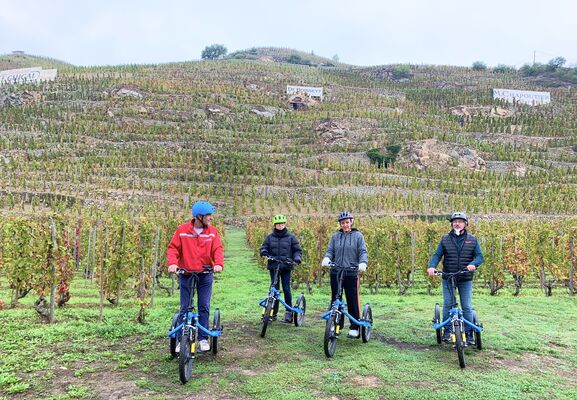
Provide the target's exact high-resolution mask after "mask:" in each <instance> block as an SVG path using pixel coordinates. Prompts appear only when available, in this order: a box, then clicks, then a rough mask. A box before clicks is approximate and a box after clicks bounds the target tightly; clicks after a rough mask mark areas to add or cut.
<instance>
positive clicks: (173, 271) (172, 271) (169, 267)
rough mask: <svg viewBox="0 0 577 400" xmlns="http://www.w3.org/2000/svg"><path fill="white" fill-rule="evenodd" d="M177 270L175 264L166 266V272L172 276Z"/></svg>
mask: <svg viewBox="0 0 577 400" xmlns="http://www.w3.org/2000/svg"><path fill="white" fill-rule="evenodd" d="M177 269H178V265H176V264H171V265H169V266H168V272H170V273H173V274H174V273H175V272H176V270H177Z"/></svg>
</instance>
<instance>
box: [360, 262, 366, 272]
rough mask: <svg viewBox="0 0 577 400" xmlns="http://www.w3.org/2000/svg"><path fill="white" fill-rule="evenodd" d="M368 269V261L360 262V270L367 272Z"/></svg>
mask: <svg viewBox="0 0 577 400" xmlns="http://www.w3.org/2000/svg"><path fill="white" fill-rule="evenodd" d="M366 270H367V263H360V264H359V272H365V271H366Z"/></svg>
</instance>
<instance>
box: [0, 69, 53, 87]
mask: <svg viewBox="0 0 577 400" xmlns="http://www.w3.org/2000/svg"><path fill="white" fill-rule="evenodd" d="M56 74H57V70H55V69H42V67H34V68H20V69H9V70H7V71H0V86H1V85H5V84H12V85H15V84H18V83H39V82H42V81H53V80H54V79H56Z"/></svg>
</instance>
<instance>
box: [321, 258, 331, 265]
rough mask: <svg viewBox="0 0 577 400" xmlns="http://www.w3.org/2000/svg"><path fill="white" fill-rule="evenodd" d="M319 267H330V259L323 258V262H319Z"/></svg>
mask: <svg viewBox="0 0 577 400" xmlns="http://www.w3.org/2000/svg"><path fill="white" fill-rule="evenodd" d="M321 266H322V267H330V266H331V259H330V258H328V257H325V258H323V261H322V262H321Z"/></svg>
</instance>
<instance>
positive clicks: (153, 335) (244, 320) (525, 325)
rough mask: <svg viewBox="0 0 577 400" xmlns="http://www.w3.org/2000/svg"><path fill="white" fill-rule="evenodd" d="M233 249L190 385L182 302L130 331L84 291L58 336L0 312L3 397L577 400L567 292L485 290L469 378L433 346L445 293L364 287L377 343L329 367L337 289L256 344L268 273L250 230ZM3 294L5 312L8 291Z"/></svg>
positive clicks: (0, 290) (310, 301) (16, 314)
mask: <svg viewBox="0 0 577 400" xmlns="http://www.w3.org/2000/svg"><path fill="white" fill-rule="evenodd" d="M226 250H227V251H226V256H227V258H226V263H225V272H224V273H223V274H221V275H219V276H217V282H216V284H215V287H214V292H213V293H214V294H213V300H212V308H213V309H214V308H215V307H219V308H220V309H221V312H222V317H223V324H224V328H225V332H224V336H223V337H222V341H221V349H222V351H221V352H220V353H219V354H218V355H217V356H216V357H215V356H213V355H212V354H201V355H199V357H198V358H197V362H196V364H195V365H194V377H193V379H192V380H191V381H190V382H189V383H188V384H187V385H184V386H183V385H181V384H180V382H179V379H178V363H177V361H176V360H173V359H171V358H170V356H169V354H168V343H167V340H166V339H165V337H164V336H165V334H166V332H167V329H168V325H169V321H170V320H171V316H172V314H173V312H174V310H175V309H176V308H177V307H178V298H177V296H176V295H175V296H173V297H166V296H165V293H163V292H161V291H157V295H159V296H160V297H157V298H156V299H155V306H154V308H152V309H150V310H149V313H148V315H147V323H146V324H144V325H141V324H138V323H136V322H135V317H136V315H137V307H136V305H135V303H134V302H133V301H132V300H131V299H129V298H126V299H125V300H124V303H123V305H122V306H121V307H119V308H112V307H108V306H107V307H106V308H105V311H104V316H105V318H104V322H102V323H98V305H97V289H96V288H95V287H93V286H91V285H89V287H88V288H86V289H84V287H83V286H84V282H83V281H81V280H78V281H77V282H76V285H74V286H73V288H72V295H73V297H72V299H71V302H70V305H67V306H66V307H65V308H64V309H58V310H57V312H56V319H57V322H56V324H54V325H46V324H40V323H38V321H37V317H36V316H35V314H34V313H35V312H34V311H33V310H32V309H31V308H30V304H31V302H33V301H34V299H33V298H31V297H30V296H28V297H27V298H25V299H23V301H22V303H23V305H22V306H19V307H17V308H16V309H5V310H2V311H0V349H2V350H1V352H2V356H1V357H0V371H1V372H0V399H3V398H21V399H32V398H35V399H36V398H43V399H75V398H107V397H112V396H120V397H123V398H133V399H140V398H147V399H149V398H153V399H154V398H158V399H161V398H182V397H183V396H193V395H198V396H199V397H206V398H219V397H228V398H256V399H270V398H275V397H276V398H283V399H285V398H286V399H314V398H325V399H330V398H351V399H356V398H359V399H360V398H362V399H380V398H388V399H423V398H427V399H449V398H460V399H477V398H495V399H505V398H506V399H541V398H550V399H575V398H577V392H576V390H575V387H577V325H576V324H574V323H573V321H575V319H576V317H577V307H576V306H577V300H576V299H575V298H572V297H569V296H567V295H565V294H561V293H560V291H558V292H557V293H556V295H555V296H553V297H548V298H546V297H543V296H542V295H541V294H540V292H537V291H535V292H531V291H526V292H524V293H523V295H522V296H519V297H513V296H511V295H510V294H508V293H502V294H501V295H499V296H496V297H491V296H489V295H488V294H486V292H485V291H484V290H483V289H478V288H476V289H475V297H474V304H475V308H476V309H477V311H478V313H479V316H480V319H481V321H482V322H483V323H484V326H485V333H484V336H483V340H484V345H485V349H484V350H483V351H477V350H474V349H467V350H466V361H467V368H466V369H464V370H460V369H459V367H458V363H457V357H456V354H455V353H454V351H452V350H451V349H450V348H449V347H448V346H445V345H444V346H438V345H436V343H435V337H434V331H433V330H432V329H431V327H430V325H431V324H430V321H431V317H432V314H433V306H434V303H435V302H438V301H440V298H441V294H440V292H438V293H437V294H436V295H435V296H433V297H431V296H427V295H424V294H417V293H413V294H410V295H407V296H404V297H399V296H397V295H395V294H394V293H393V291H392V290H391V291H390V292H387V291H385V292H383V293H380V294H378V295H370V294H369V293H368V290H366V289H363V290H362V294H361V300H362V301H363V302H370V303H371V305H372V307H373V315H374V318H375V330H374V335H373V338H372V339H371V341H370V342H369V343H367V344H363V343H362V342H361V341H360V340H351V339H347V338H345V337H341V338H339V339H338V344H337V350H336V354H335V356H334V358H333V359H327V358H326V357H325V355H324V353H323V345H322V338H323V332H324V321H323V320H321V319H320V315H321V313H322V310H323V309H325V308H326V306H327V305H328V300H329V293H328V288H327V287H326V286H325V287H322V288H315V291H314V293H312V294H307V316H306V318H305V325H304V326H303V327H299V328H296V327H294V326H292V325H285V324H280V323H273V324H272V325H271V326H270V327H269V329H268V331H267V335H266V338H265V339H261V338H260V337H259V332H260V309H259V306H258V300H259V299H261V298H262V297H264V295H265V293H266V291H267V289H268V279H269V278H268V273H266V271H263V270H259V269H258V268H257V266H256V262H255V260H254V259H252V255H251V254H252V253H251V251H250V250H249V249H248V248H247V246H246V245H245V239H244V232H242V231H240V230H232V231H229V232H228V233H227V243H226ZM0 283H1V285H2V286H0V298H1V299H3V300H5V301H7V300H8V299H9V298H10V292H9V290H7V287H6V283H5V281H0ZM77 286H78V287H77ZM297 292H298V291H295V293H297Z"/></svg>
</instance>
